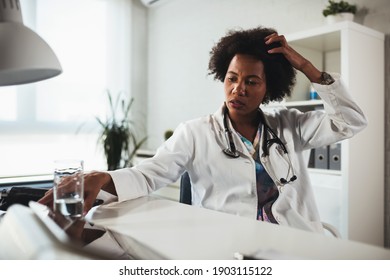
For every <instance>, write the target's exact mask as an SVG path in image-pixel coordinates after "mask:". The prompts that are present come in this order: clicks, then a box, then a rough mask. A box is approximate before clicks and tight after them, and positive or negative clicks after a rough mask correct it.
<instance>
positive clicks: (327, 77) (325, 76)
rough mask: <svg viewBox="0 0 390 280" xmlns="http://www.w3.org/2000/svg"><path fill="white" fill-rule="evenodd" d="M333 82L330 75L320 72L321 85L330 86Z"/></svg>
mask: <svg viewBox="0 0 390 280" xmlns="http://www.w3.org/2000/svg"><path fill="white" fill-rule="evenodd" d="M333 82H334V79H333V77H332V76H331V75H329V74H328V73H326V72H322V74H321V85H330V84H332V83H333Z"/></svg>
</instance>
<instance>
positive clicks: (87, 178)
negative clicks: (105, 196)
mask: <svg viewBox="0 0 390 280" xmlns="http://www.w3.org/2000/svg"><path fill="white" fill-rule="evenodd" d="M67 182H68V181H67V180H64V181H63V182H62V183H61V184H60V186H59V188H68V187H69V184H68V183H67ZM100 190H105V191H107V192H109V193H111V194H114V195H116V191H115V186H114V182H113V181H112V179H111V176H110V175H109V174H108V173H107V172H100V171H92V172H90V173H87V174H85V175H84V215H85V214H86V213H88V211H89V210H90V209H91V208H92V207H93V205H94V203H95V200H96V197H97V195H98V193H99V192H100ZM38 202H39V203H41V204H44V205H46V206H48V207H50V208H53V189H50V190H49V191H47V192H46V194H45V195H44V196H43V197H42V198H41V199H40V200H39V201H38Z"/></svg>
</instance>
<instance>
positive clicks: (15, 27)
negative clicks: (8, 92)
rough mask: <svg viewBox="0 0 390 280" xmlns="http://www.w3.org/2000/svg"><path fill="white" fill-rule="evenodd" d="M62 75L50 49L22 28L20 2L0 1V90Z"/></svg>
mask: <svg viewBox="0 0 390 280" xmlns="http://www.w3.org/2000/svg"><path fill="white" fill-rule="evenodd" d="M61 72H62V68H61V65H60V62H59V60H58V59H57V57H56V55H55V54H54V52H53V50H52V49H51V48H50V46H49V45H48V44H47V43H46V42H45V41H44V40H43V39H42V38H41V37H40V36H39V35H37V34H36V33H35V32H34V31H32V30H31V29H30V28H28V27H26V26H25V25H24V24H23V18H22V11H21V7H20V3H19V0H2V1H0V86H9V85H19V84H25V83H32V82H37V81H41V80H45V79H48V78H52V77H54V76H57V75H59V74H60V73H61Z"/></svg>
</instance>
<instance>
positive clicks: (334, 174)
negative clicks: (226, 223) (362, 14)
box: [283, 21, 384, 246]
mask: <svg viewBox="0 0 390 280" xmlns="http://www.w3.org/2000/svg"><path fill="white" fill-rule="evenodd" d="M286 38H287V40H288V42H289V43H290V45H291V46H292V47H293V48H295V49H296V50H297V51H299V52H300V53H301V54H303V55H304V56H305V57H306V58H308V59H309V60H310V61H311V62H312V63H313V64H315V65H316V66H317V67H318V68H319V69H323V70H325V71H327V72H338V73H341V75H342V77H343V80H344V82H345V83H346V85H347V87H348V88H349V91H350V92H351V94H352V95H353V97H354V99H355V100H356V102H357V103H358V104H359V106H360V107H361V108H362V110H363V112H364V113H365V115H366V116H367V119H368V122H369V125H368V127H367V128H366V129H365V130H363V131H362V132H361V133H359V134H357V135H356V136H355V137H353V138H351V139H349V140H344V141H342V142H340V146H341V148H340V149H341V154H340V155H341V166H340V170H325V169H314V168H312V169H310V176H311V180H312V183H313V187H314V191H315V195H316V199H317V203H318V205H319V210H320V214H321V217H322V220H323V221H325V222H329V223H331V224H333V225H334V226H336V227H337V228H338V229H339V231H340V232H341V234H342V236H343V238H346V239H351V240H355V241H360V242H365V243H370V244H375V245H379V246H383V244H384V35H383V34H381V33H380V32H377V31H375V30H372V29H369V28H367V27H365V26H362V25H360V24H357V23H354V22H347V21H346V22H340V23H336V24H333V25H326V26H322V27H319V28H315V29H312V30H306V31H303V32H299V33H295V34H290V35H287V36H286ZM309 92H310V83H309V81H308V80H307V78H306V77H305V76H304V75H303V74H301V73H298V76H297V84H296V87H295V89H294V92H293V94H292V97H291V98H289V99H288V100H285V101H284V102H283V103H284V104H283V105H285V106H292V107H299V108H300V109H306V110H307V109H310V110H311V109H313V108H315V107H316V106H321V100H309Z"/></svg>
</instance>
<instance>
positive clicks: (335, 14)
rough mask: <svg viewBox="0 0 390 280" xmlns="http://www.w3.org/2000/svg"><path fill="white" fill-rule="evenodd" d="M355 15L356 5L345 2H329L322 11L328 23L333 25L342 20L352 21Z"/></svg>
mask: <svg viewBox="0 0 390 280" xmlns="http://www.w3.org/2000/svg"><path fill="white" fill-rule="evenodd" d="M355 13H356V5H352V4H349V3H348V2H346V1H340V2H336V1H332V0H329V3H328V6H326V8H325V9H324V10H323V11H322V14H323V15H324V16H325V18H326V20H327V22H328V23H334V22H338V21H343V20H349V21H352V20H353V18H354V15H355Z"/></svg>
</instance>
